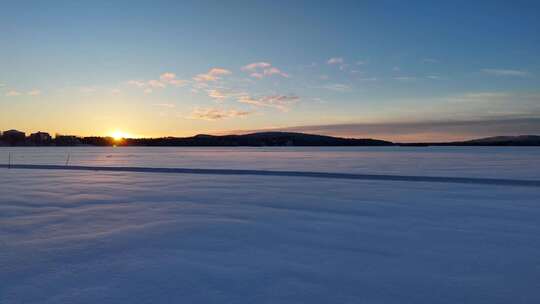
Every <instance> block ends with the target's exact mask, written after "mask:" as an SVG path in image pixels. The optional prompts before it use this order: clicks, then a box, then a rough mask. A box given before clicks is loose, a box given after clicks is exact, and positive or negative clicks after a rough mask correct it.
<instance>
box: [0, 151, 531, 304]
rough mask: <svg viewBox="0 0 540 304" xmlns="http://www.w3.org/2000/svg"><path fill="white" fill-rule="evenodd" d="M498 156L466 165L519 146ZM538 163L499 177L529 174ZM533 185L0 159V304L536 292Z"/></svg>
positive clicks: (481, 296)
mask: <svg viewBox="0 0 540 304" xmlns="http://www.w3.org/2000/svg"><path fill="white" fill-rule="evenodd" d="M48 151H49V150H48ZM50 151H53V150H50ZM116 151H117V150H114V151H113V152H114V153H119V152H116ZM533 152H534V153H533V154H536V155H537V154H538V153H537V152H538V151H533ZM107 153H108V152H107ZM145 153H146V152H145ZM166 153H169V152H166ZM171 153H172V152H171ZM174 153H178V152H174ZM208 153H210V152H208ZM231 153H232V152H231ZM286 153H289V152H286ZM290 153H293V152H290ZM294 153H297V152H294ZM445 153H446V152H445ZM460 153H461V152H460ZM501 153H502V154H503V155H504V154H505V153H506V152H501ZM240 154H242V153H240ZM272 154H276V153H274V152H272ZM313 154H316V153H315V152H313ZM99 155H104V154H99ZM524 155H527V156H524ZM297 156H298V157H300V154H298V155H297ZM237 157H238V156H234V157H232V156H231V158H235V160H234V161H236V163H237V164H240V163H241V161H240V160H236V158H237ZM272 157H274V159H277V158H280V157H281V156H276V155H272ZM315 157H316V158H321V157H318V156H315ZM325 157H326V156H325ZM352 157H353V156H351V158H352ZM456 157H459V156H456ZM500 157H502V159H503V160H497V159H496V158H492V157H491V156H489V157H488V156H485V155H481V156H479V158H478V159H479V160H478V161H477V162H474V163H475V164H476V165H475V167H474V168H475V170H476V171H474V172H475V173H476V175H477V176H483V177H494V176H492V175H490V174H488V173H487V171H484V172H483V175H482V172H481V170H480V168H481V165H483V166H485V168H491V165H492V164H493V165H495V166H498V167H503V166H505V162H504V160H505V159H506V160H509V162H510V163H512V162H515V163H518V159H519V157H518V156H515V155H512V153H509V155H507V156H500ZM521 157H522V160H523V161H525V162H526V161H527V160H529V159H532V158H534V157H536V156H532V155H528V154H526V153H524V154H523V155H522V156H521ZM111 158H113V157H111ZM117 158H119V159H126V158H127V157H126V156H120V155H117ZM133 158H137V157H136V156H134V157H133ZM156 158H158V157H156ZM193 158H195V156H193ZM202 158H203V159H204V158H205V156H203V157H202ZM306 158H307V156H306ZM472 158H473V157H472V156H471V160H472ZM212 159H215V160H216V162H217V159H218V156H215V157H213V158H212ZM284 159H285V157H284ZM359 159H360V157H359ZM486 159H489V161H487V160H486ZM510 159H513V160H510ZM329 161H330V162H334V163H340V162H341V160H329ZM231 162H232V161H231ZM275 162H276V164H277V165H276V166H278V165H283V164H279V161H277V160H276V161H275ZM400 162H402V160H401V159H400V160H398V161H396V163H398V164H399V163H400ZM262 163H265V162H264V161H263V162H262ZM306 163H309V162H304V163H303V164H306ZM449 163H453V161H451V160H450V161H449ZM95 164H97V162H96V163H95ZM163 164H164V163H163ZM254 164H255V161H253V164H252V165H254ZM539 164H540V163H539V162H536V163H534V162H531V163H528V164H527V166H528V167H535V168H534V169H536V171H535V172H536V173H534V171H532V170H531V171H527V170H528V169H526V166H525V165H523V166H517V169H515V170H514V171H513V172H505V173H504V174H503V175H504V176H506V177H516V178H517V177H519V178H530V179H534V178H536V177H537V176H534V174H538V171H540V168H539V167H538V166H539ZM439 165H440V166H439V168H440V170H442V171H444V166H443V165H442V161H441V162H440V164H439ZM296 166H298V167H295V169H302V168H301V167H300V165H299V164H297V165H296ZM321 166H322V165H321ZM351 166H353V165H351ZM401 166H402V168H406V170H409V171H407V172H406V173H416V175H418V173H419V172H414V170H413V169H412V165H411V166H409V167H407V166H406V165H401ZM200 167H207V168H208V167H210V166H200ZM265 169H267V168H265ZM304 169H305V170H312V169H313V167H312V166H309V167H307V168H304ZM506 169H507V171H512V170H511V169H512V168H511V166H508V167H507V168H506ZM448 170H449V171H450V170H451V169H448ZM472 171H473V170H470V172H472ZM422 172H424V171H421V170H420V173H422ZM438 175H440V174H438ZM498 177H500V176H498ZM539 198H540V189H539V188H534V187H513V186H503V187H501V186H489V185H462V184H446V183H428V182H426V183H421V182H417V183H410V182H406V181H400V182H395V181H365V180H344V179H341V180H338V179H331V178H330V179H314V178H307V177H272V176H235V175H228V176H224V175H223V176H217V175H189V174H186V175H184V174H161V173H153V174H146V173H126V172H78V171H57V170H17V169H3V168H1V169H0V303H2V304H4V303H5V304H11V303H490V304H491V303H540V293H539V292H538V290H540V237H539V236H540V225H538V219H539V218H540V202H539V201H540V200H539Z"/></svg>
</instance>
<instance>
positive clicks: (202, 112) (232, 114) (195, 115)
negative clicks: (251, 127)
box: [187, 108, 253, 121]
mask: <svg viewBox="0 0 540 304" xmlns="http://www.w3.org/2000/svg"><path fill="white" fill-rule="evenodd" d="M252 113H253V112H250V111H240V110H224V109H218V108H197V109H194V110H193V112H191V115H190V116H188V117H187V118H189V119H200V120H208V121H215V120H222V119H229V118H238V117H245V116H247V115H250V114H252Z"/></svg>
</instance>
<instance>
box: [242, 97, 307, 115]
mask: <svg viewBox="0 0 540 304" xmlns="http://www.w3.org/2000/svg"><path fill="white" fill-rule="evenodd" d="M299 100H300V97H298V96H295V95H268V96H261V97H251V96H247V95H245V96H240V97H239V98H238V102H241V103H246V104H250V105H254V106H257V107H270V108H275V109H278V110H280V111H283V112H286V111H288V110H289V109H290V107H291V105H292V104H294V103H296V102H298V101H299Z"/></svg>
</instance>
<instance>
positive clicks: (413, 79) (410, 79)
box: [394, 76, 416, 81]
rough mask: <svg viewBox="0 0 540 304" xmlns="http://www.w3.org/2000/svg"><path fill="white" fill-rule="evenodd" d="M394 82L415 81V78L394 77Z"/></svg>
mask: <svg viewBox="0 0 540 304" xmlns="http://www.w3.org/2000/svg"><path fill="white" fill-rule="evenodd" d="M394 79H395V80H398V81H415V80H416V77H414V76H396V77H394Z"/></svg>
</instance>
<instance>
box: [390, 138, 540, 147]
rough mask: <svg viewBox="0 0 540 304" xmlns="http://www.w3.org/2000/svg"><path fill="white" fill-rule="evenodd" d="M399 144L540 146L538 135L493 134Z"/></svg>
mask: <svg viewBox="0 0 540 304" xmlns="http://www.w3.org/2000/svg"><path fill="white" fill-rule="evenodd" d="M399 145H401V146H540V136H538V135H519V136H493V137H485V138H479V139H473V140H466V141H454V142H443V143H406V144H399Z"/></svg>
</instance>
